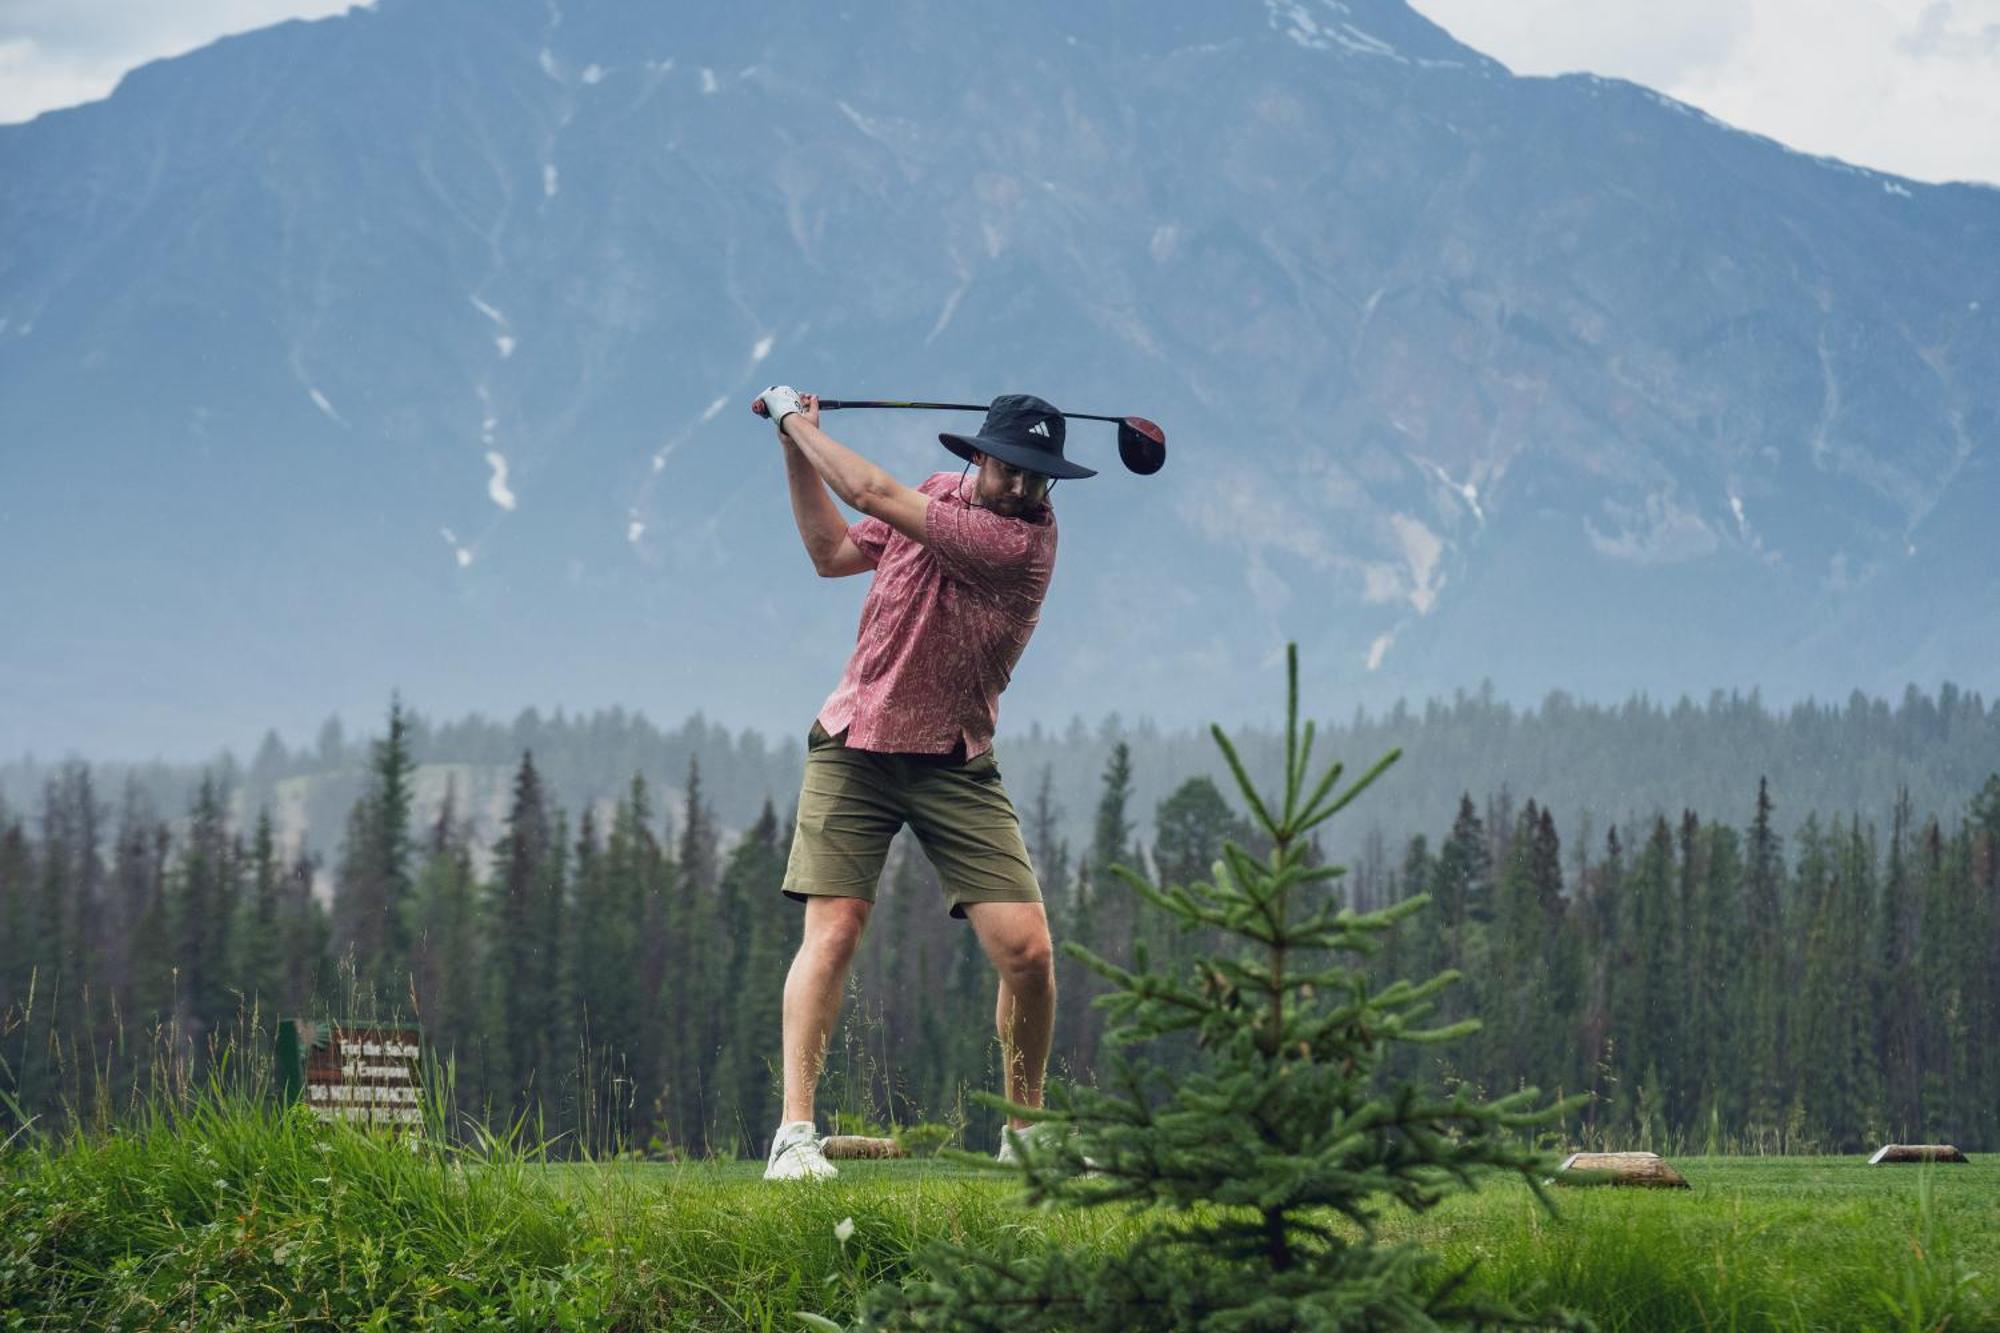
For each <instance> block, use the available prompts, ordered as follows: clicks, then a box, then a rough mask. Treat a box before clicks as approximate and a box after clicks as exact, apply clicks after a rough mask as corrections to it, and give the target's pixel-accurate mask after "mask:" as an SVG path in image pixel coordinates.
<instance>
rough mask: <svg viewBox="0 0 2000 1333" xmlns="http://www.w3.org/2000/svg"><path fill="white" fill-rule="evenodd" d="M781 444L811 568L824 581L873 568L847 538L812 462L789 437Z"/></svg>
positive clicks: (831, 500) (793, 504) (801, 534)
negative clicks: (783, 446)
mask: <svg viewBox="0 0 2000 1333" xmlns="http://www.w3.org/2000/svg"><path fill="white" fill-rule="evenodd" d="M784 445H785V480H786V482H787V483H788V484H789V485H790V487H791V491H792V517H793V518H794V519H796V520H797V521H798V525H799V539H800V540H801V541H803V542H804V543H805V544H806V554H807V555H809V556H811V557H812V562H813V568H814V569H815V570H817V571H818V573H819V576H820V577H821V578H824V579H837V578H844V577H846V576H847V575H849V574H859V573H861V572H862V571H864V570H869V569H873V568H874V567H875V562H874V561H872V560H870V559H869V558H868V554H867V552H865V551H863V550H862V549H861V548H860V547H858V546H856V545H855V544H854V539H853V538H852V537H850V536H848V535H847V521H846V520H845V519H843V518H842V517H841V516H840V511H839V510H838V509H835V508H834V507H833V497H832V496H830V495H828V494H827V493H826V483H825V482H823V481H821V480H820V478H819V473H817V472H815V471H814V470H813V465H812V463H811V462H810V461H809V460H808V459H807V458H806V456H805V455H804V454H802V453H800V452H799V447H798V446H797V445H796V444H793V443H792V442H791V440H790V439H789V438H786V439H785V440H784Z"/></svg>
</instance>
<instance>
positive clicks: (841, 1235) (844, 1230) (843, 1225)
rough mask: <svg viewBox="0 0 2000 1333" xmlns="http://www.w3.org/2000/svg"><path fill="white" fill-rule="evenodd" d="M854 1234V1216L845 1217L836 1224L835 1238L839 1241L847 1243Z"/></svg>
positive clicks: (834, 1229) (843, 1243)
mask: <svg viewBox="0 0 2000 1333" xmlns="http://www.w3.org/2000/svg"><path fill="white" fill-rule="evenodd" d="M853 1234H854V1219H853V1218H851V1217H843V1218H841V1219H840V1221H839V1222H837V1223H835V1224H834V1228H833V1238H834V1239H835V1240H837V1241H839V1242H840V1243H841V1244H842V1245H845V1244H847V1241H848V1238H849V1237H850V1236H852V1235H853Z"/></svg>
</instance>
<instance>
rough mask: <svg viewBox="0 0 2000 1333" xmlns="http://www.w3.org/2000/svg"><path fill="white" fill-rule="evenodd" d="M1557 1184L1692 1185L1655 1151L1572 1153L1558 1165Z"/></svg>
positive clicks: (1680, 1187) (1669, 1187)
mask: <svg viewBox="0 0 2000 1333" xmlns="http://www.w3.org/2000/svg"><path fill="white" fill-rule="evenodd" d="M1555 1180H1556V1183H1557V1184H1558V1185H1631V1186H1639V1187H1643V1188H1646V1189H1659V1190H1684V1189H1691V1188H1693V1187H1692V1186H1691V1185H1689V1184H1688V1183H1687V1180H1686V1178H1685V1177H1683V1176H1682V1175H1681V1173H1680V1172H1678V1171H1676V1170H1674V1169H1673V1167H1671V1166H1669V1165H1667V1162H1666V1159H1664V1158H1663V1157H1661V1156H1660V1155H1659V1154H1658V1153H1656V1152H1578V1153H1571V1154H1570V1155H1569V1156H1568V1157H1567V1158H1565V1159H1564V1160H1563V1164H1562V1165H1561V1166H1559V1167H1557V1168H1556V1175H1555Z"/></svg>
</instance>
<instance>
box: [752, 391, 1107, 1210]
mask: <svg viewBox="0 0 2000 1333" xmlns="http://www.w3.org/2000/svg"><path fill="white" fill-rule="evenodd" d="M760 401H761V402H762V404H763V405H764V408H765V410H766V411H767V412H768V413H769V414H770V418H771V420H772V421H773V422H775V423H777V427H778V439H779V441H780V443H781V444H782V445H783V446H784V451H785V474H786V478H787V480H788V482H789V484H790V487H791V495H792V514H793V517H794V518H795V519H797V521H798V526H799V537H800V539H801V540H802V541H804V543H805V547H806V553H807V554H808V555H809V556H811V557H812V562H813V568H814V569H816V570H817V571H819V573H820V574H821V576H823V577H825V578H841V577H845V576H846V575H849V574H860V573H863V572H866V571H873V572H874V576H875V577H874V580H873V582H872V583H870V585H869V588H868V596H867V598H866V599H865V600H864V601H863V602H862V604H861V630H860V634H859V636H858V639H857V641H856V643H855V645H854V655H853V656H852V657H850V658H849V659H848V662H847V670H846V672H845V673H844V674H843V675H842V676H841V678H840V684H839V685H838V686H837V687H836V688H835V689H834V691H833V693H832V694H831V695H830V696H828V698H827V701H826V703H825V705H824V706H823V707H822V708H821V709H820V711H819V717H818V719H817V720H816V721H815V722H814V723H813V727H812V730H811V732H810V733H809V734H808V736H807V740H806V772H805V782H804V784H803V785H802V787H801V788H800V791H799V821H798V828H797V830H796V831H795V832H794V834H793V836H792V855H791V863H790V865H789V866H787V867H786V870H785V883H784V892H785V895H786V896H787V897H789V898H793V899H795V900H797V901H800V902H803V903H804V904H805V912H806V922H805V939H804V941H803V942H802V943H801V944H800V945H799V952H798V956H797V957H796V958H794V959H793V960H792V968H791V972H790V974H789V975H788V976H787V977H786V978H785V1033H784V1060H785V1078H784V1082H785V1108H784V1121H783V1123H781V1124H780V1125H779V1126H778V1131H777V1134H776V1135H775V1136H774V1137H773V1138H772V1141H771V1157H770V1162H769V1164H768V1165H767V1166H766V1168H765V1171H764V1178H765V1179H766V1180H796V1179H808V1178H816V1177H823V1176H831V1175H835V1174H837V1172H836V1169H835V1167H834V1166H833V1165H832V1164H831V1163H830V1162H828V1161H827V1160H826V1157H825V1156H824V1155H823V1154H822V1153H821V1152H820V1145H819V1137H818V1135H817V1134H816V1133H815V1132H814V1128H813V1089H814V1087H815V1085H816V1084H817V1083H818V1082H819V1074H820V1067H821V1064H822V1062H823V1061H824V1060H825V1057H826V1046H827V1041H828V1038H829V1037H830V1035H831V1033H832V1031H833V1023H834V1019H835V1018H836V1017H837V1016H838V1014H839V1012H840V998H841V990H842V987H843V986H844V985H845V984H846V981H847V970H848V965H849V964H850V963H851V962H852V961H853V959H854V950H855V947H856V946H857V945H858V944H859V943H860V941H861V932H862V931H863V929H864V928H866V926H867V924H868V913H869V911H870V909H871V908H872V907H873V906H874V899H875V884H876V881H877V880H878V879H880V878H881V874H882V865H883V861H884V860H885V859H886V858H887V856H888V852H889V842H890V839H892V838H894V837H895V836H896V832H897V831H898V830H899V829H901V828H902V827H903V825H905V824H908V825H909V826H910V828H911V829H912V830H913V831H914V832H915V833H916V835H917V841H918V842H919V844H920V845H921V846H922V847H923V849H924V853H925V855H927V856H929V857H930V859H931V863H932V864H933V865H934V866H936V867H937V871H938V877H939V879H940V880H941V881H942V882H943V884H944V891H945V895H946V897H947V898H948V899H949V900H950V905H951V914H952V915H953V916H955V917H961V918H963V919H965V920H968V921H970V922H971V923H972V929H973V931H974V933H976V934H977V935H978V937H979V943H980V946H981V947H982V948H983V949H984V950H985V951H986V956H987V957H988V958H989V959H991V960H992V962H993V966H994V968H995V969H996V970H997V971H998V972H999V974H1000V1003H999V1006H998V1010H997V1012H996V1014H995V1018H994V1021H995V1024H996V1025H997V1027H998V1029H999V1034H1000V1046H1001V1051H1002V1054H1003V1055H1004V1057H1005V1059H1004V1069H1005V1071H1006V1073H1005V1078H1006V1089H1005V1091H1006V1095H1007V1096H1008V1098H1009V1099H1011V1100H1012V1101H1014V1102H1017V1103H1019V1104H1021V1105H1024V1106H1040V1105H1041V1104H1042V1077H1043V1073H1044V1070H1045V1069H1046V1068H1047V1065H1048V1059H1049V1037H1050V1033H1051V1032H1052V1031H1053V1029H1054V1026H1055V1003H1056V985H1055V969H1054V966H1053V964H1052V963H1051V951H1050V946H1049V923H1048V916H1047V914H1046V913H1045V912H1044V911H1043V910H1042V893H1041V888H1040V886H1039V885H1038V884H1037V883H1036V882H1035V872H1034V867H1033V866H1032V865H1031V864H1030V863H1029V861H1028V851H1027V847H1026V846H1025V844H1023V842H1022V841H1021V822H1020V819H1019V818H1018V817H1017V816H1016V814H1015V813H1014V805H1013V802H1012V801H1011V800H1009V799H1008V797H1007V790H1006V788H1005V787H1003V786H1001V784H1000V770H999V769H998V768H997V767H996V766H995V764H994V760H993V725H994V722H995V720H996V718H997V717H998V713H999V702H1000V692H1001V691H1002V690H1004V689H1006V688H1007V680H1008V677H1009V675H1010V674H1011V673H1012V672H1013V669H1014V663H1015V662H1017V661H1019V660H1020V657H1021V650H1022V649H1024V648H1026V647H1027V645H1028V636H1029V635H1031V634H1033V633H1034V630H1035V622H1036V620H1037V619H1038V618H1039V616H1040V613H1041V606H1042V596H1043V594H1044V593H1046V592H1047V591H1048V587H1049V576H1050V575H1051V574H1052V573H1053V572H1054V570H1055V562H1056V520H1055V514H1054V512H1053V511H1052V510H1051V509H1050V508H1049V503H1048V493H1049V488H1050V486H1051V485H1052V483H1053V482H1054V480H1055V479H1056V478H1061V477H1089V476H1094V475H1095V473H1094V472H1093V471H1092V470H1091V469H1089V468H1086V467H1080V466H1078V465H1077V464H1075V463H1072V462H1070V461H1069V460H1068V459H1066V458H1064V457H1063V417H1062V414H1061V413H1060V412H1058V411H1057V410H1056V409H1055V408H1053V407H1051V406H1050V405H1049V404H1048V403H1046V402H1044V401H1043V400H1041V399H1040V398H1035V397H1031V396H1029V395H1026V394H1011V395H1007V396H1004V397H1000V398H996V399H994V400H993V404H992V407H991V409H990V410H989V411H988V412H987V414H986V422H985V424H984V425H983V426H981V427H980V430H979V434H977V435H975V436H971V437H969V438H968V437H966V436H963V435H950V434H944V435H940V436H939V437H938V439H939V440H940V441H941V442H942V443H943V444H944V447H945V448H947V449H949V450H950V451H951V452H952V453H954V454H956V455H957V456H958V457H960V458H962V459H964V460H965V463H966V466H965V468H964V469H963V470H962V471H959V472H939V473H937V474H935V475H934V476H932V477H931V478H930V479H929V480H928V481H925V482H924V483H923V484H922V485H920V486H918V487H916V488H914V489H912V488H911V487H908V486H904V485H902V484H901V483H899V482H898V481H897V480H896V479H895V478H894V477H891V476H890V475H889V474H888V473H887V472H884V471H883V470H882V469H881V468H879V467H877V466H875V464H873V463H871V462H869V461H868V460H867V459H865V458H863V457H861V456H860V455H859V454H857V453H855V452H854V451H853V450H852V449H849V448H848V447H847V446H845V445H843V444H841V443H840V442H839V441H837V440H835V439H833V438H832V437H831V436H829V435H827V434H826V433H825V432H824V431H822V430H821V429H820V426H819V402H818V399H817V398H815V397H814V396H813V395H811V394H805V395H801V394H797V393H794V392H793V391H792V390H791V389H788V388H782V387H780V388H771V389H766V390H765V391H764V392H763V394H761V395H760ZM829 489H830V490H831V491H832V493H833V494H832V495H829V494H828V493H827V492H828V491H829ZM833 496H838V497H839V498H840V499H841V500H843V501H844V502H846V503H847V504H848V505H850V506H851V507H853V508H854V509H857V510H859V511H860V512H861V513H862V514H863V515H865V517H864V518H863V519H862V520H861V521H860V522H859V523H856V524H854V525H852V526H851V527H850V526H849V525H848V523H847V522H846V520H845V519H843V518H842V517H841V514H840V511H839V510H838V509H836V508H835V507H834V503H833ZM1025 1126H1026V1122H1025V1121H1020V1120H1015V1121H1013V1122H1011V1123H1010V1125H1009V1131H1008V1132H1007V1133H1005V1134H1003V1135H1002V1143H1001V1148H1000V1156H1001V1159H1002V1160H1009V1159H1011V1158H1012V1157H1013V1155H1014V1142H1013V1139H1014V1134H1013V1131H1014V1130H1016V1129H1021V1128H1024V1127H1025Z"/></svg>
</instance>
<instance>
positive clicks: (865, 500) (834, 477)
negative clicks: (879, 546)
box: [778, 394, 931, 573]
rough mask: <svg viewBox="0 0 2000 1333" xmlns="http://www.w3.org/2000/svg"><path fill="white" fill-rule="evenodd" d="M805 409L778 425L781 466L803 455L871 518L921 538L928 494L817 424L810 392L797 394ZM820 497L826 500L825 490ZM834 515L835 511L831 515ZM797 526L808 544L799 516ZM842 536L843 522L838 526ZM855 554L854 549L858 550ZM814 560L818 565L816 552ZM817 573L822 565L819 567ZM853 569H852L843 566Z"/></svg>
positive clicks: (795, 494)
mask: <svg viewBox="0 0 2000 1333" xmlns="http://www.w3.org/2000/svg"><path fill="white" fill-rule="evenodd" d="M800 402H801V403H802V404H804V410H802V411H798V412H791V413H788V414H787V415H786V417H785V419H784V420H783V421H782V422H780V423H779V425H778V434H779V435H780V436H781V437H782V438H783V439H784V441H785V446H786V452H785V466H786V469H787V471H790V470H791V466H792V458H793V452H794V450H796V452H797V453H798V454H799V455H802V456H803V457H804V459H805V461H806V462H807V463H808V464H809V465H810V466H811V468H812V470H813V471H814V472H816V473H817V474H818V475H819V476H820V477H821V478H822V479H823V480H824V481H825V482H826V484H827V485H828V486H830V487H832V488H833V493H834V494H835V495H838V496H839V497H840V498H841V499H842V500H845V501H846V502H847V503H848V504H850V505H852V506H854V508H856V509H858V510H860V511H861V512H862V513H864V514H867V515H868V516H869V517H871V518H879V519H881V520H882V521H883V522H885V523H887V524H888V525H889V526H890V527H892V528H894V529H896V531H898V532H900V533H902V534H903V535H904V536H905V537H908V538H909V539H910V540H912V541H917V542H921V541H924V540H926V538H925V536H924V513H925V511H926V510H928V509H929V508H930V506H931V497H930V496H928V495H925V494H924V493H923V492H922V491H918V490H913V489H911V488H910V487H908V486H905V485H903V483H901V482H900V481H897V480H896V479H895V478H894V477H892V476H890V475H889V474H888V473H887V472H884V471H883V470H882V469H881V468H879V467H877V466H875V464H873V463H871V462H869V461H868V460H867V459H865V458H863V457H862V456H861V455H860V454H857V453H855V452H854V451H853V450H852V449H850V448H848V447H847V446H846V445H844V444H842V443H841V442H840V441H839V440H836V439H834V438H833V437H832V436H831V435H828V434H827V433H826V432H825V431H823V430H821V429H820V428H819V399H818V397H817V396H815V395H813V394H802V395H800ZM800 485H801V478H800V477H799V476H798V475H797V474H793V476H792V504H793V512H794V513H795V514H796V513H798V504H799V490H800ZM819 498H820V500H821V501H822V502H825V503H827V508H828V509H831V508H832V505H831V503H830V502H826V497H825V494H824V493H823V492H822V493H821V494H820V497H819ZM835 518H836V519H838V515H835ZM799 531H800V534H801V535H802V536H806V549H807V550H809V551H810V550H813V549H814V548H813V541H814V538H813V537H812V536H807V535H806V520H805V519H804V518H803V517H801V518H800V520H799ZM841 535H842V537H843V539H844V538H845V537H846V528H845V527H844V526H843V527H842V529H841ZM857 554H858V552H857ZM813 563H814V566H815V567H818V566H819V558H818V556H817V555H815V557H814V560H813ZM821 572H822V573H824V572H825V571H824V570H822V571H821ZM847 572H853V571H847Z"/></svg>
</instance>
